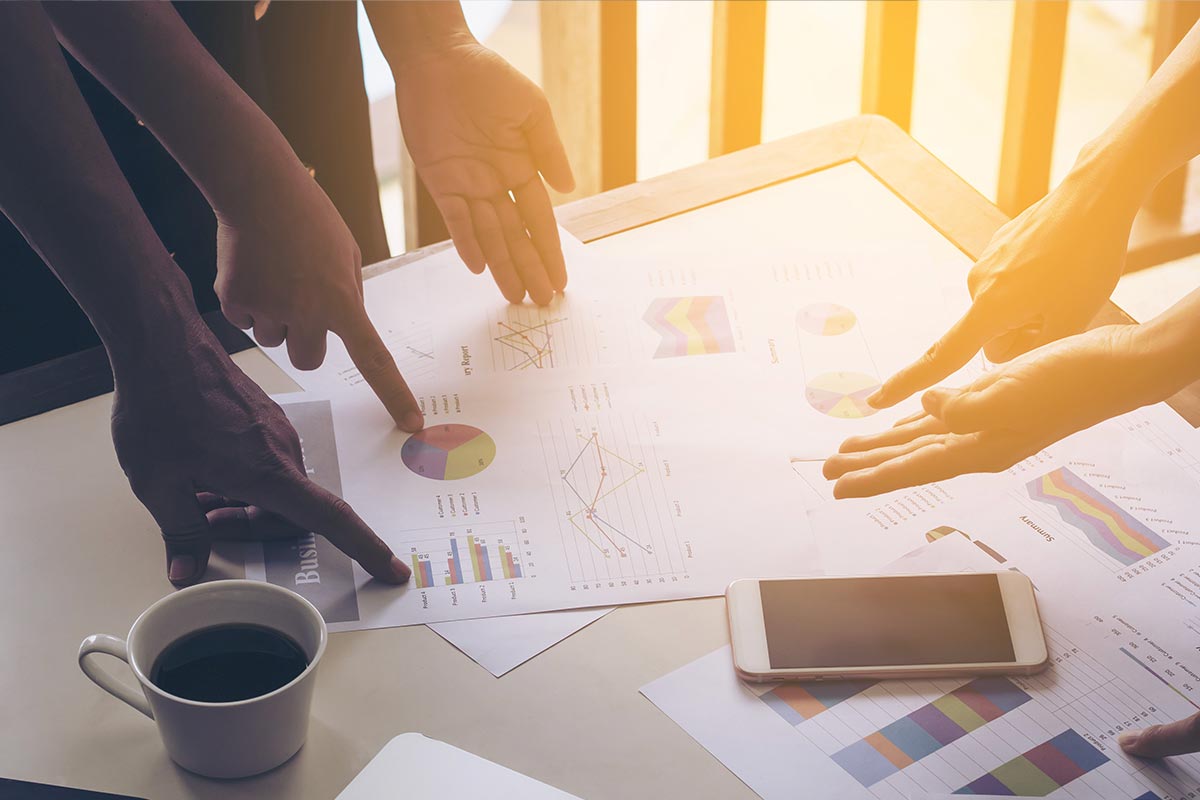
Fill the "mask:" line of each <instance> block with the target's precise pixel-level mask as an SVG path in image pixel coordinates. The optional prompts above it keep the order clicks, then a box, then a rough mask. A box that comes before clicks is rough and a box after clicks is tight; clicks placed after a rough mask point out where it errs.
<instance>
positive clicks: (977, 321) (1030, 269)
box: [868, 168, 1137, 408]
mask: <svg viewBox="0 0 1200 800" xmlns="http://www.w3.org/2000/svg"><path fill="white" fill-rule="evenodd" d="M1136 213H1137V207H1136V204H1130V203H1128V202H1127V201H1126V200H1125V198H1124V196H1123V195H1122V193H1121V192H1120V191H1116V190H1115V189H1113V187H1111V186H1108V185H1106V182H1105V181H1104V180H1102V179H1100V178H1099V177H1098V176H1093V175H1092V174H1091V173H1089V172H1088V171H1087V169H1086V168H1081V169H1078V170H1077V171H1076V172H1074V173H1072V175H1071V176H1069V177H1068V178H1067V179H1066V180H1065V181H1064V182H1063V184H1062V185H1061V186H1059V187H1058V188H1057V189H1055V190H1054V191H1053V192H1051V193H1050V194H1049V195H1047V196H1046V197H1044V198H1042V199H1041V200H1040V201H1038V202H1037V203H1035V204H1034V205H1033V206H1031V207H1030V208H1028V209H1026V210H1025V212H1024V213H1022V214H1021V215H1020V216H1018V217H1017V218H1016V219H1014V220H1012V221H1011V222H1009V223H1008V224H1006V225H1004V226H1003V227H1002V228H1000V230H998V231H997V232H996V235H995V236H994V237H993V238H992V241H991V242H990V243H989V244H988V246H987V249H986V250H984V252H983V255H982V256H980V258H979V261H978V262H976V264H975V266H973V267H972V268H971V272H970V274H969V275H968V278H967V284H968V287H969V288H970V291H971V296H972V298H973V303H972V304H971V307H970V308H969V309H968V310H967V313H966V314H964V315H963V317H962V318H961V319H960V320H959V321H958V322H956V323H955V324H954V325H953V326H952V327H951V328H950V330H949V331H948V332H947V333H946V334H945V336H943V337H942V338H941V339H940V340H939V341H937V342H936V343H934V345H933V346H932V347H930V348H929V349H928V350H927V351H926V352H925V353H924V354H923V355H922V356H921V357H920V358H919V359H917V360H916V361H915V362H913V363H912V364H910V365H909V366H907V367H905V368H904V369H902V370H900V371H899V372H897V373H896V374H895V375H893V376H892V377H891V378H890V379H889V380H888V381H887V382H886V383H884V385H883V387H882V388H880V390H879V391H878V392H876V393H875V394H874V395H873V396H871V397H870V398H868V402H869V403H870V404H871V405H873V406H875V407H876V408H886V407H888V406H892V405H895V404H896V403H899V402H900V401H901V400H904V399H905V398H906V397H908V396H909V395H911V394H913V393H914V392H918V391H920V390H921V389H924V388H926V387H928V386H932V385H933V384H935V383H937V382H938V381H940V380H942V379H943V378H946V377H947V376H949V375H951V374H953V373H954V372H956V371H957V370H958V369H960V368H961V367H962V366H963V365H964V364H966V363H967V362H968V361H970V360H971V358H972V357H974V355H975V354H976V353H977V352H979V349H980V348H981V347H982V348H983V349H984V352H985V353H986V354H987V357H988V358H989V359H990V360H992V361H994V362H1003V361H1007V360H1009V359H1011V358H1014V357H1015V356H1018V355H1020V354H1021V353H1024V352H1027V351H1029V350H1031V349H1033V348H1035V347H1039V346H1041V345H1043V344H1046V343H1047V342H1052V341H1054V340H1056V339H1060V338H1062V337H1064V336H1069V335H1071V334H1074V333H1078V332H1079V331H1082V330H1083V329H1084V328H1085V327H1087V325H1088V323H1089V322H1091V320H1092V318H1093V317H1094V316H1095V315H1096V312H1097V311H1099V310H1100V307H1101V306H1102V305H1103V304H1104V301H1105V300H1107V299H1108V298H1109V296H1110V295H1111V294H1112V291H1113V288H1114V287H1115V286H1116V285H1117V280H1118V279H1119V278H1120V277H1121V272H1122V270H1123V269H1124V267H1125V250H1126V247H1127V246H1128V243H1129V230H1130V227H1131V225H1132V224H1133V218H1134V215H1135V214H1136Z"/></svg>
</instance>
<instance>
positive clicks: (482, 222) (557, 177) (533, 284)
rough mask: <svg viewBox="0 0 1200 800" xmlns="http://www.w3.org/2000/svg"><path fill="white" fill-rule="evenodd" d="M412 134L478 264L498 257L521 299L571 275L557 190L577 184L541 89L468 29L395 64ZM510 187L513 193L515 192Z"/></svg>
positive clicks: (468, 258) (411, 145) (426, 175)
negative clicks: (554, 202)
mask: <svg viewBox="0 0 1200 800" xmlns="http://www.w3.org/2000/svg"><path fill="white" fill-rule="evenodd" d="M394 72H395V76H396V101H397V105H398V107H399V111H400V124H401V127H402V128H403V130H404V140H405V142H406V144H407V145H408V152H409V153H410V154H411V155H412V160H413V164H414V165H415V166H416V168H417V172H418V173H419V174H420V176H421V179H422V180H423V181H424V182H425V186H426V187H427V188H428V189H429V193H430V195H432V196H433V200H434V202H435V203H436V204H437V207H438V210H439V211H441V213H442V217H443V218H444V219H445V221H446V228H447V229H448V230H449V231H450V236H451V238H453V239H454V245H455V247H456V248H458V254H459V256H460V257H461V258H462V260H463V261H464V262H466V265H467V266H468V267H469V268H470V269H471V271H472V272H475V273H480V272H483V268H484V266H485V265H486V266H490V267H491V270H492V277H493V278H494V279H495V281H496V285H497V286H499V287H500V291H501V293H503V295H504V296H505V297H506V298H507V299H508V300H509V301H510V302H513V303H519V302H521V301H522V300H523V299H524V297H525V293H526V292H528V293H529V296H530V297H531V298H532V299H533V301H534V302H535V303H537V304H538V305H545V304H547V303H549V302H550V300H551V299H552V298H553V296H554V292H555V291H560V292H561V291H562V290H563V289H564V288H565V287H566V285H567V270H566V266H565V264H564V263H563V255H562V248H561V245H560V244H559V240H558V225H557V223H556V222H555V219H554V210H553V208H552V207H551V205H550V197H549V195H548V194H547V193H546V187H545V186H544V185H543V184H542V179H541V177H540V176H539V174H538V173H539V172H540V173H541V175H544V176H545V178H546V180H547V181H549V183H550V185H551V186H553V187H554V188H555V189H558V190H559V191H562V192H569V191H571V190H572V189H573V188H574V187H575V180H574V178H573V177H572V175H571V166H570V164H568V163H567V156H566V152H565V151H564V150H563V145H562V142H561V141H560V140H559V138H558V131H557V129H556V128H555V127H554V118H553V117H552V116H551V114H550V105H549V104H548V103H547V102H546V97H545V95H543V94H542V92H541V90H540V89H538V87H537V86H536V85H534V83H533V82H532V81H530V80H529V79H528V78H526V77H525V76H524V75H522V74H521V73H520V72H518V71H517V70H515V69H513V68H512V66H510V65H509V63H508V62H507V61H505V60H504V59H502V58H500V56H498V55H496V54H495V53H493V52H492V51H491V50H488V49H487V48H486V47H483V46H482V45H480V44H479V43H478V42H476V41H474V39H472V38H470V37H469V36H465V37H461V38H460V39H459V40H458V41H456V42H455V43H452V44H447V45H445V46H441V47H436V48H433V49H430V50H427V51H424V52H418V53H415V54H413V55H411V56H409V57H407V58H405V60H404V61H403V62H400V63H399V64H397V65H396V66H395V69H394ZM510 192H511V196H510Z"/></svg>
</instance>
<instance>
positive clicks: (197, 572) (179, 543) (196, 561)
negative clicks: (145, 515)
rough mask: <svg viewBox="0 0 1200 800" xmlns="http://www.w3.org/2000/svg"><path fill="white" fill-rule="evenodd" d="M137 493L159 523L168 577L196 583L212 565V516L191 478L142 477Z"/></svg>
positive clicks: (184, 583)
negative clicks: (175, 479)
mask: <svg viewBox="0 0 1200 800" xmlns="http://www.w3.org/2000/svg"><path fill="white" fill-rule="evenodd" d="M134 494H136V495H137V497H138V499H139V500H141V501H142V504H143V505H145V506H146V509H147V510H148V511H149V512H150V514H151V516H153V517H154V521H155V522H157V523H158V527H159V529H160V530H161V531H162V538H163V544H164V545H165V546H166V551H167V578H168V580H170V581H171V583H173V584H175V586H187V585H188V584H191V583H195V582H196V581H197V580H199V579H200V578H201V577H202V576H203V575H204V572H205V570H207V569H208V557H209V554H210V551H211V546H210V536H209V530H208V520H207V519H206V518H205V516H204V511H203V510H202V509H201V508H200V503H199V501H198V500H197V499H196V493H195V490H194V489H193V487H192V486H191V485H189V483H188V482H181V481H172V480H167V479H163V480H157V479H155V480H151V481H149V482H146V481H142V482H140V485H137V486H134Z"/></svg>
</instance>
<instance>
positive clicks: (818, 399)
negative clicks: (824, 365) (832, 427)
mask: <svg viewBox="0 0 1200 800" xmlns="http://www.w3.org/2000/svg"><path fill="white" fill-rule="evenodd" d="M878 388H879V381H878V380H876V379H875V378H872V377H871V376H870V375H867V374H865V373H862V372H826V373H825V374H823V375H818V376H817V377H815V378H813V379H812V380H811V381H809V382H808V386H807V387H806V389H807V391H806V392H805V395H806V396H807V398H808V404H809V405H810V406H812V407H813V408H815V409H816V410H817V411H820V412H821V413H822V414H826V415H828V416H830V417H837V418H838V419H861V418H863V417H869V416H871V415H872V414H874V413H875V411H876V409H874V408H871V407H870V406H869V405H867V398H868V397H870V396H871V395H872V394H874V393H875V390H876V389H878Z"/></svg>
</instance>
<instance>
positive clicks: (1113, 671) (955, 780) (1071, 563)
mask: <svg viewBox="0 0 1200 800" xmlns="http://www.w3.org/2000/svg"><path fill="white" fill-rule="evenodd" d="M1134 449H1135V450H1136V448H1134ZM1083 457H1084V455H1083V454H1082V453H1080V454H1079V455H1078V457H1077V458H1076V459H1070V460H1068V461H1067V463H1068V464H1074V466H1076V467H1079V466H1080V464H1079V463H1078V461H1079V459H1081V458H1083ZM1153 462H1154V458H1151V457H1146V456H1145V455H1144V454H1142V455H1141V456H1137V457H1135V460H1134V461H1132V462H1130V463H1128V464H1126V465H1125V466H1127V467H1128V466H1132V468H1134V469H1141V468H1143V467H1146V466H1147V465H1148V464H1152V463H1153ZM1122 477H1124V478H1130V477H1132V476H1129V475H1124V476H1122ZM1155 477H1156V478H1162V479H1164V480H1166V481H1167V482H1168V483H1172V482H1175V481H1177V480H1178V479H1179V477H1180V476H1179V475H1175V476H1171V475H1170V474H1169V473H1159V474H1158V475H1157V476H1155ZM1177 485H1186V484H1177ZM1113 486H1115V484H1114V485H1105V487H1104V488H1105V490H1106V491H1112V493H1113V494H1118V491H1117V490H1115V489H1114V488H1113ZM1123 487H1124V488H1125V489H1127V488H1128V484H1123ZM1170 493H1171V490H1170V488H1169V487H1167V488H1164V490H1163V494H1164V496H1165V495H1169V494H1170ZM1092 499H1093V500H1095V505H1090V506H1088V508H1090V509H1091V513H1100V510H1101V509H1107V510H1108V513H1112V514H1115V518H1118V519H1121V521H1122V524H1127V520H1125V519H1124V518H1122V517H1121V515H1120V514H1119V513H1115V512H1112V511H1111V508H1112V506H1111V505H1110V503H1111V499H1110V500H1108V501H1100V500H1098V499H1097V498H1096V497H1093V498H1092ZM1176 499H1179V498H1176ZM1146 500H1149V498H1146ZM1160 500H1161V498H1155V499H1154V502H1155V503H1156V505H1155V513H1156V514H1157V513H1158V512H1160V511H1163V510H1164V509H1162V508H1159V507H1158V505H1157V504H1158V503H1159V502H1160ZM1014 502H1015V501H1014ZM993 508H994V509H995V512H994V517H995V518H996V519H995V520H993V523H994V524H996V525H998V526H999V527H997V528H995V529H994V528H993V525H992V524H988V525H984V523H983V522H982V521H981V517H979V516H978V515H980V514H983V513H986V511H989V510H992V509H993ZM952 510H953V509H952ZM1024 512H1025V513H1024V514H1018V518H1019V517H1021V516H1025V517H1031V516H1032V515H1033V514H1035V513H1038V510H1037V509H1036V508H1026V509H1024ZM1172 513H1173V512H1172ZM1011 517H1012V513H1011V509H1007V508H1005V507H1004V505H1003V504H1001V503H997V504H986V505H985V504H980V505H979V507H978V508H977V509H976V516H974V517H972V518H971V519H972V524H973V525H974V526H975V528H976V529H981V528H982V529H983V530H986V531H987V534H986V535H987V536H988V537H989V538H988V539H987V540H986V541H987V543H988V544H989V545H1001V544H1002V546H1003V547H1004V551H1003V552H1004V555H1005V556H1007V557H1008V558H1007V560H1006V562H1005V563H1004V564H1003V565H999V564H997V562H996V559H995V558H994V556H993V553H994V552H997V549H996V548H991V549H990V550H985V549H984V548H981V547H978V546H976V543H977V542H978V541H983V539H969V538H968V537H967V536H963V535H959V534H958V533H950V534H948V535H944V536H942V537H941V538H937V539H934V541H933V542H932V543H929V544H925V545H923V546H921V547H920V548H918V550H917V551H915V552H913V553H911V554H909V555H908V556H906V557H904V558H902V559H900V560H899V561H898V562H896V564H894V565H892V566H891V567H889V568H887V569H885V571H902V572H919V571H924V570H928V571H986V570H993V569H997V568H1004V567H1008V568H1015V569H1019V570H1021V571H1022V572H1025V573H1026V574H1029V575H1030V576H1031V577H1032V578H1033V580H1034V583H1035V585H1036V586H1037V588H1038V595H1037V596H1038V604H1039V607H1040V609H1041V612H1042V616H1043V622H1044V624H1045V628H1046V635H1047V643H1048V645H1049V648H1050V652H1051V659H1052V663H1051V667H1050V668H1049V669H1048V670H1047V671H1046V672H1044V673H1042V674H1041V675H1037V676H1032V677H1023V678H1016V677H1012V678H1004V679H996V678H989V679H984V680H986V681H987V683H980V682H978V681H967V680H940V679H939V680H931V681H887V682H880V683H874V684H868V683H866V682H863V683H861V684H860V685H853V684H848V683H822V684H791V685H784V684H761V685H750V684H743V683H741V682H740V681H738V680H737V678H736V677H735V676H734V673H733V669H732V665H731V662H730V653H729V649H728V648H723V649H721V650H718V651H716V652H714V653H711V654H709V655H708V656H705V657H704V658H702V659H700V660H698V661H696V662H693V663H692V664H689V665H687V666H685V667H683V668H682V669H680V670H677V671H676V672H674V673H671V674H670V675H667V676H665V677H663V678H660V679H659V680H657V681H655V682H653V683H651V684H650V685H648V686H646V687H645V688H643V690H642V693H643V694H644V695H645V696H646V697H647V698H649V699H650V700H651V701H652V702H653V703H654V704H655V705H657V706H658V707H659V708H660V709H661V710H662V711H664V712H665V713H666V714H667V715H668V716H670V717H671V718H672V719H673V720H675V722H676V723H678V724H679V725H680V726H681V727H682V728H683V729H684V730H685V731H687V732H688V733H689V734H690V735H691V736H692V737H693V738H695V739H696V740H697V741H698V742H699V743H700V744H701V745H703V746H704V747H705V748H706V749H707V750H709V752H711V753H712V754H713V755H714V756H716V757H717V758H718V759H719V760H721V762H722V763H724V764H725V765H726V766H727V767H728V768H729V769H731V770H732V771H733V772H734V773H735V774H737V775H738V777H739V778H741V779H742V780H743V781H745V782H746V783H747V784H748V785H749V786H750V787H751V788H752V789H754V790H755V791H756V792H758V793H759V794H760V795H761V796H763V797H764V798H768V799H770V798H776V797H779V798H784V797H787V798H790V797H798V796H813V797H817V796H819V797H822V798H861V799H862V800H868V799H871V798H879V799H881V800H882V799H883V798H917V797H921V798H923V797H927V796H931V795H939V796H940V795H946V794H955V795H958V796H961V794H962V793H967V794H983V795H987V794H991V793H995V794H1008V795H1009V796H1011V795H1012V794H1016V795H1021V796H1047V797H1053V798H1068V797H1069V798H1083V797H1088V798H1105V799H1106V800H1107V799H1109V798H1111V799H1112V800H1132V799H1133V798H1137V800H1142V799H1143V798H1145V800H1151V799H1152V798H1163V800H1168V799H1174V798H1184V797H1190V796H1192V795H1191V794H1190V793H1191V792H1195V791H1198V790H1200V756H1195V755H1190V756H1182V757H1176V758H1172V759H1168V760H1166V761H1165V762H1151V761H1142V760H1140V759H1133V758H1129V757H1127V756H1125V755H1124V754H1123V753H1122V752H1121V750H1120V748H1119V747H1118V746H1117V744H1116V737H1117V736H1118V735H1119V734H1120V733H1121V732H1122V731H1125V730H1134V729H1138V728H1142V727H1145V726H1147V725H1151V724H1156V723H1163V722H1169V721H1172V720H1174V719H1181V718H1183V717H1186V716H1189V715H1191V714H1192V713H1195V712H1196V710H1197V708H1200V704H1198V703H1200V696H1198V695H1197V691H1198V688H1200V681H1197V680H1196V677H1197V675H1200V659H1198V658H1197V657H1196V653H1195V647H1194V638H1195V633H1194V630H1195V628H1194V626H1195V625H1196V624H1197V618H1196V617H1195V615H1194V609H1189V608H1185V606H1184V604H1183V603H1181V602H1176V603H1175V604H1174V605H1171V603H1170V602H1169V601H1168V600H1167V599H1165V598H1166V597H1167V596H1168V595H1169V594H1171V592H1170V590H1169V589H1168V588H1167V584H1169V583H1170V582H1171V581H1173V580H1176V581H1177V580H1180V579H1184V580H1186V579H1189V578H1190V576H1192V575H1194V574H1196V570H1197V568H1198V566H1200V565H1198V564H1197V563H1196V561H1197V559H1196V558H1195V557H1194V556H1192V555H1191V552H1190V551H1191V550H1194V549H1195V548H1194V547H1189V546H1187V545H1182V546H1179V548H1178V549H1177V550H1174V551H1173V552H1175V553H1176V555H1175V556H1173V557H1171V558H1169V559H1168V558H1164V559H1158V558H1157V556H1158V554H1153V555H1150V556H1148V557H1147V558H1146V559H1145V560H1144V561H1143V562H1142V563H1141V564H1139V565H1135V566H1130V565H1126V564H1119V565H1118V564H1110V565H1107V567H1111V568H1107V567H1106V568H1104V569H1101V568H1099V567H1097V566H1096V564H1095V563H1093V562H1096V559H1095V558H1094V557H1093V556H1092V555H1089V554H1087V553H1086V552H1084V551H1082V550H1080V546H1081V544H1082V542H1083V541H1084V540H1086V537H1083V536H1074V535H1073V534H1070V533H1069V532H1067V531H1066V530H1065V529H1062V530H1060V529H1059V528H1057V527H1056V528H1054V529H1053V532H1052V533H1050V535H1051V536H1052V537H1054V541H1053V542H1051V541H1050V540H1049V539H1047V538H1043V537H1042V535H1040V534H1038V535H1037V536H1036V537H1027V542H1026V543H1025V544H1024V545H1022V544H1021V543H1020V542H1018V541H1015V540H1008V541H1004V542H1003V543H1001V542H1000V540H999V539H998V538H994V533H995V532H996V531H998V530H999V529H1005V530H1007V528H1008V527H1009V526H1007V525H999V522H1000V521H1002V520H1006V519H1009V518H1011ZM1156 518H1157V517H1156ZM1164 518H1165V517H1164ZM1191 519H1193V520H1195V519H1200V517H1196V516H1194V515H1193V516H1192V517H1191ZM1076 521H1077V522H1078V523H1079V524H1081V525H1082V524H1084V523H1083V521H1082V520H1081V519H1078V520H1076ZM1020 524H1021V525H1026V522H1024V521H1021V522H1020ZM1034 524H1036V525H1038V527H1041V528H1043V529H1044V530H1046V531H1050V530H1051V528H1050V527H1049V526H1050V523H1049V522H1047V521H1046V520H1044V519H1042V518H1041V517H1040V516H1039V517H1038V518H1037V519H1036V520H1035V522H1034ZM1063 524H1066V523H1065V521H1064V523H1063ZM964 525H965V523H964ZM1172 525H1173V523H1172ZM1030 530H1032V528H1030ZM1169 530H1172V531H1173V530H1176V529H1175V528H1174V527H1170V528H1169ZM1079 532H1080V533H1081V531H1079ZM1156 535H1157V534H1156ZM1188 540H1190V537H1189V539H1184V541H1188ZM1068 541H1069V542H1070V544H1066V542H1068ZM1030 542H1032V543H1033V544H1029V543H1030ZM1037 542H1042V543H1044V544H1046V545H1047V546H1049V545H1056V546H1057V547H1059V548H1062V549H1049V547H1046V548H1043V547H1041V546H1039V545H1038V544H1037ZM1092 547H1093V549H1096V550H1100V549H1101V548H1099V547H1096V546H1094V545H1093V546H1092ZM1168 549H1169V548H1168ZM1162 552H1163V553H1166V552H1168V550H1163V551H1162ZM1093 555H1094V554H1093ZM1118 566H1119V567H1121V568H1120V569H1118V568H1116V567H1118ZM1143 569H1145V570H1146V572H1142V570H1143ZM1147 573H1148V574H1150V575H1153V576H1155V577H1151V578H1149V579H1147V578H1146V577H1144V576H1145V575H1146V574H1147ZM1156 579H1157V581H1156ZM1156 583H1157V586H1156ZM1131 584H1132V585H1137V586H1138V587H1140V588H1142V589H1143V591H1142V592H1133V591H1130V590H1129V586H1130V585H1131ZM1154 595H1157V596H1154ZM1139 597H1140V598H1141V602H1136V601H1137V600H1138V598H1139ZM981 697H982V698H984V700H985V701H986V702H984V701H981V700H980V698H981ZM984 714H986V716H984Z"/></svg>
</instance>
